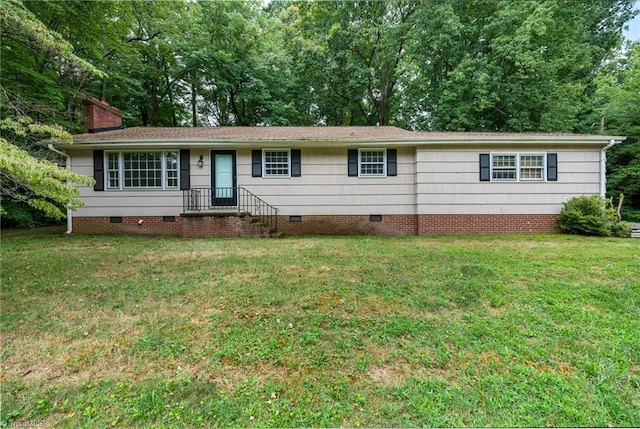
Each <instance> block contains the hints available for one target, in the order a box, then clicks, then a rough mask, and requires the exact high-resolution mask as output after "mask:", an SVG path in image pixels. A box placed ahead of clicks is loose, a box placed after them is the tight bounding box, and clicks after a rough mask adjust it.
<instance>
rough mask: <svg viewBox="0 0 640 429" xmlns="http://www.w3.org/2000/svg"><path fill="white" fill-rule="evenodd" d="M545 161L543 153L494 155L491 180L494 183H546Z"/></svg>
mask: <svg viewBox="0 0 640 429" xmlns="http://www.w3.org/2000/svg"><path fill="white" fill-rule="evenodd" d="M545 159H546V157H545V155H544V154H542V153H492V154H491V180H492V181H494V182H520V181H523V182H524V181H544V180H545Z"/></svg>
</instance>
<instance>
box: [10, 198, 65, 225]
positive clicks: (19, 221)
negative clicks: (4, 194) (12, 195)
mask: <svg viewBox="0 0 640 429" xmlns="http://www.w3.org/2000/svg"><path fill="white" fill-rule="evenodd" d="M0 204H2V209H3V210H4V213H3V214H2V222H1V224H2V228H33V227H36V226H48V225H58V224H60V221H57V220H54V219H50V218H47V217H45V216H44V215H43V214H42V212H40V211H39V210H36V209H34V208H33V207H30V206H29V205H28V204H27V203H24V202H17V201H11V200H8V199H6V198H2V199H0Z"/></svg>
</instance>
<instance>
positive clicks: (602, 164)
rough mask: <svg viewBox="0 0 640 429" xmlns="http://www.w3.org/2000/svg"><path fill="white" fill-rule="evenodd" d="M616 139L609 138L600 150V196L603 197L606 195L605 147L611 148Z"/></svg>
mask: <svg viewBox="0 0 640 429" xmlns="http://www.w3.org/2000/svg"><path fill="white" fill-rule="evenodd" d="M614 144H616V141H615V140H614V139H611V140H609V144H608V145H606V146H605V147H603V148H602V150H601V151H600V196H601V197H602V198H604V197H605V196H606V195H607V149H609V148H611V147H612V146H613V145H614Z"/></svg>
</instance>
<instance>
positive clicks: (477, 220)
mask: <svg viewBox="0 0 640 429" xmlns="http://www.w3.org/2000/svg"><path fill="white" fill-rule="evenodd" d="M111 220H112V218H110V217H108V216H104V217H74V218H73V232H74V233H76V234H109V235H149V236H168V237H194V238H195V237H200V238H214V237H264V236H266V235H268V234H267V233H266V231H265V230H264V228H261V227H260V225H259V224H256V223H254V222H253V221H252V219H251V218H243V217H239V216H175V217H174V221H173V222H169V221H167V220H164V219H163V217H162V216H141V217H132V216H124V217H122V218H120V219H118V218H115V219H114V220H121V222H119V223H113V222H112V221H111ZM140 220H142V223H140ZM559 232H560V230H559V229H558V224H557V216H556V215H382V218H381V220H380V221H378V222H375V221H372V220H370V218H369V215H326V216H320V215H315V216H301V217H300V222H291V221H290V218H289V216H279V217H278V233H281V234H283V235H290V236H293V235H310V234H321V235H352V234H368V235H416V234H418V235H441V234H545V233H559Z"/></svg>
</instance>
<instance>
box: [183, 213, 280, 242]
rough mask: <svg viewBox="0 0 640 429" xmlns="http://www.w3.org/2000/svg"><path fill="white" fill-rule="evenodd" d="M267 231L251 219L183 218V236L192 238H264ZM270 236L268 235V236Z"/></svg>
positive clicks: (224, 217) (231, 217)
mask: <svg viewBox="0 0 640 429" xmlns="http://www.w3.org/2000/svg"><path fill="white" fill-rule="evenodd" d="M265 234H266V231H265V230H263V228H261V227H260V225H259V224H256V223H254V222H253V219H251V218H243V217H240V216H187V217H183V218H182V236H183V237H192V238H214V237H217V238H222V237H229V238H234V237H237V238H240V237H245V238H248V237H262V236H263V235H265ZM267 235H268V234H267Z"/></svg>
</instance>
